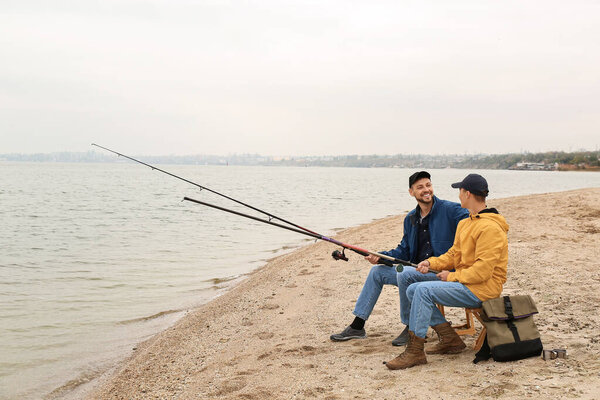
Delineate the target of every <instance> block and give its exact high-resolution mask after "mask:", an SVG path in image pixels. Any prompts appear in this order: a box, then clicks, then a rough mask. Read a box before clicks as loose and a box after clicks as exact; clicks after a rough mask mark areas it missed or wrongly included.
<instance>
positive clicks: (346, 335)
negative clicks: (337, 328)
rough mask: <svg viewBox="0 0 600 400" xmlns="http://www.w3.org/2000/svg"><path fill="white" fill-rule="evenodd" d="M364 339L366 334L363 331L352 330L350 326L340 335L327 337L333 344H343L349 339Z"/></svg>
mask: <svg viewBox="0 0 600 400" xmlns="http://www.w3.org/2000/svg"><path fill="white" fill-rule="evenodd" d="M366 337H367V332H366V331H365V330H364V329H353V328H352V327H350V326H349V327H347V328H346V329H344V330H343V331H342V332H340V333H336V334H333V335H331V336H329V338H330V339H331V340H333V341H334V342H343V341H345V340H350V339H365V338H366Z"/></svg>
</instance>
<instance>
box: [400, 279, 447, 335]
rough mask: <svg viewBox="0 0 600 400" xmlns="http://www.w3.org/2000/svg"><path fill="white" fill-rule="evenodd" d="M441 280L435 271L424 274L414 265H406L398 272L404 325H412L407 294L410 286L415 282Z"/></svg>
mask: <svg viewBox="0 0 600 400" xmlns="http://www.w3.org/2000/svg"><path fill="white" fill-rule="evenodd" d="M424 281H439V279H438V277H437V276H435V274H434V273H432V272H429V273H427V274H422V273H420V272H419V271H417V270H416V268H413V267H404V270H403V271H402V272H401V273H399V274H398V289H399V292H400V319H401V320H402V323H403V324H404V325H410V324H409V322H410V301H409V300H408V297H407V296H406V291H407V289H408V287H409V286H410V285H411V284H413V283H415V282H424Z"/></svg>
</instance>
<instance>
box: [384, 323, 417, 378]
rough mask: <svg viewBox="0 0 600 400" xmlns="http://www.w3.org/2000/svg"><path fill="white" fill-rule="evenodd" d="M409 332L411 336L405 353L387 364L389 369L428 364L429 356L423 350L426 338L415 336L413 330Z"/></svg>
mask: <svg viewBox="0 0 600 400" xmlns="http://www.w3.org/2000/svg"><path fill="white" fill-rule="evenodd" d="M408 334H409V335H410V336H409V338H408V344H407V345H406V349H405V350H404V353H402V354H400V355H399V356H398V357H396V358H394V359H393V360H392V361H388V362H387V363H386V364H385V366H386V367H388V368H389V369H404V368H410V367H414V366H415V365H421V364H427V358H426V357H425V352H424V351H423V348H424V346H425V339H422V338H420V337H418V336H415V333H414V332H413V331H408Z"/></svg>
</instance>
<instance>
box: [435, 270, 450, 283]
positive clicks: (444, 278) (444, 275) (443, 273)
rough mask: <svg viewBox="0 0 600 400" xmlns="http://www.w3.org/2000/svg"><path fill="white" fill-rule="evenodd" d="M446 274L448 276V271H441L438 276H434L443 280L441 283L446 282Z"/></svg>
mask: <svg viewBox="0 0 600 400" xmlns="http://www.w3.org/2000/svg"><path fill="white" fill-rule="evenodd" d="M448 274H450V271H442V272H440V273H439V274H437V275H436V276H437V277H438V278H439V279H441V280H443V281H447V280H448Z"/></svg>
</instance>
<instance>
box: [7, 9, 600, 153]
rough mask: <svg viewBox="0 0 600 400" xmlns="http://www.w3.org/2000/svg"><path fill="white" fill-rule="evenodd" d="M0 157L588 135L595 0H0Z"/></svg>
mask: <svg viewBox="0 0 600 400" xmlns="http://www.w3.org/2000/svg"><path fill="white" fill-rule="evenodd" d="M0 57H1V59H0V153H11V152H20V153H33V152H54V151H87V150H91V149H92V147H91V146H90V143H92V142H96V143H99V144H102V145H104V146H107V147H112V148H114V149H117V150H119V151H122V152H125V153H127V152H129V153H133V154H147V155H167V154H229V153H260V154H264V155H326V154H373V153H377V154H396V153H404V154H408V153H431V154H440V153H479V152H481V153H503V152H520V151H532V152H537V151H548V150H565V151H569V150H573V151H574V150H578V149H587V150H596V149H598V148H599V146H600V110H599V108H600V100H599V99H600V1H577V0H573V1H548V0H543V1H542V0H540V1H506V0H503V1H496V0H494V1H487V0H474V1H447V0H440V1H427V0H419V1H400V0H396V1H389V2H387V1H362V2H359V1H349V0H343V1H326V0H319V1H284V0H274V1H267V0H265V1H216V0H210V1H201V0H155V1H141V0H140V1H137V0H94V1H92V0H52V1H45V0H44V1H42V0H39V1H29V0H15V1H13V0H0Z"/></svg>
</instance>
